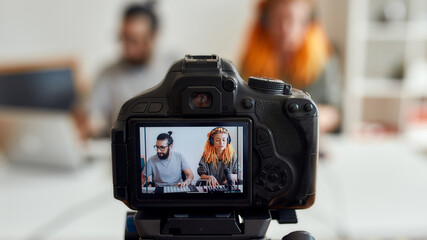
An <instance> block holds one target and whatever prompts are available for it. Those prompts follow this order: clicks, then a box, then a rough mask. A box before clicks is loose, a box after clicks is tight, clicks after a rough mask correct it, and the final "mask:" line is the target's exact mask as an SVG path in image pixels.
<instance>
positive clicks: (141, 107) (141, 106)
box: [132, 102, 148, 113]
mask: <svg viewBox="0 0 427 240" xmlns="http://www.w3.org/2000/svg"><path fill="white" fill-rule="evenodd" d="M147 105H148V103H145V102H143V103H138V104H136V105H135V106H133V108H132V112H133V113H144V112H145V111H146V110H147Z"/></svg>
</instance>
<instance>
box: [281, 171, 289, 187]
mask: <svg viewBox="0 0 427 240" xmlns="http://www.w3.org/2000/svg"><path fill="white" fill-rule="evenodd" d="M287 183H288V174H286V172H283V173H282V185H283V186H286V184H287Z"/></svg>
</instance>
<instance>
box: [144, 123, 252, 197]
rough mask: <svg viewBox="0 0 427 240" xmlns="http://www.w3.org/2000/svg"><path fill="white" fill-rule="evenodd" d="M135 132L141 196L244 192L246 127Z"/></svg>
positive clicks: (150, 127) (151, 126)
mask: <svg viewBox="0 0 427 240" xmlns="http://www.w3.org/2000/svg"><path fill="white" fill-rule="evenodd" d="M136 131H137V134H136V135H137V139H139V141H137V142H138V145H139V146H138V148H139V159H140V165H139V164H138V165H139V167H138V170H139V171H140V174H141V182H140V183H141V185H140V189H141V192H140V194H142V197H143V198H145V197H149V196H150V195H151V196H152V195H157V196H158V195H161V196H163V197H168V196H170V197H172V198H174V197H176V196H183V195H188V194H192V196H195V195H202V194H203V195H204V196H205V197H209V196H214V195H215V196H219V195H222V196H225V195H224V194H226V195H227V198H228V197H230V196H235V197H237V196H242V195H246V194H247V192H244V191H245V189H246V188H245V187H244V184H245V181H246V179H244V176H246V174H244V172H245V171H246V168H247V167H248V166H245V164H247V162H248V160H247V151H248V149H247V148H248V146H247V145H248V142H247V138H248V123H246V122H225V123H224V122H223V123H220V124H218V123H215V124H214V123H182V122H179V123H178V122H176V123H168V124H167V126H165V124H163V125H161V124H159V123H144V124H141V123H138V124H136ZM144 196H145V197H144ZM220 198H221V197H220Z"/></svg>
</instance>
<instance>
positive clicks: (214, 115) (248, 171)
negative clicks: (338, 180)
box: [111, 55, 318, 210]
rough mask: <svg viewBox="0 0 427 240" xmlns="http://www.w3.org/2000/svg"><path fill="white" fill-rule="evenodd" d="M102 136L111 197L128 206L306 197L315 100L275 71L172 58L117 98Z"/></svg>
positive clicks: (255, 205)
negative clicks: (152, 80) (247, 73)
mask: <svg viewBox="0 0 427 240" xmlns="http://www.w3.org/2000/svg"><path fill="white" fill-rule="evenodd" d="M141 81H143V80H141ZM111 141H112V145H111V146H112V163H113V184H114V197H115V198H116V199H118V200H120V201H122V202H124V203H125V204H126V205H127V206H128V207H129V208H131V209H134V210H147V209H167V208H169V209H171V208H174V209H185V208H187V209H188V208H190V207H191V208H195V209H197V208H206V207H209V208H210V209H220V208H230V209H304V208H308V207H310V206H311V205H312V204H313V203H314V199H315V186H316V168H317V158H318V111H317V107H316V105H315V103H314V102H313V101H312V99H311V97H310V96H309V94H307V93H305V92H303V91H300V90H297V89H293V88H292V86H291V85H289V84H286V83H285V82H283V81H280V80H275V79H269V78H263V77H250V78H249V79H248V82H247V83H246V82H245V81H244V80H243V79H242V78H241V77H240V76H239V74H238V71H237V70H236V68H235V67H234V65H233V64H232V63H231V62H230V61H228V60H226V59H222V58H219V57H218V56H217V55H186V56H185V57H184V58H183V59H181V60H178V61H176V62H174V63H173V64H172V65H171V67H170V68H169V70H168V72H167V73H166V75H165V77H164V79H163V80H162V81H161V82H160V83H159V84H158V85H157V86H156V87H154V88H151V89H149V90H146V91H144V92H142V93H140V94H139V95H137V96H135V97H133V98H132V99H130V100H128V101H127V102H126V103H124V105H123V106H122V108H121V110H120V112H119V114H118V116H117V120H116V122H115V124H114V126H113V128H112V130H111ZM214 178H215V179H214Z"/></svg>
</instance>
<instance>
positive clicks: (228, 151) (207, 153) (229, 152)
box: [202, 128, 236, 168]
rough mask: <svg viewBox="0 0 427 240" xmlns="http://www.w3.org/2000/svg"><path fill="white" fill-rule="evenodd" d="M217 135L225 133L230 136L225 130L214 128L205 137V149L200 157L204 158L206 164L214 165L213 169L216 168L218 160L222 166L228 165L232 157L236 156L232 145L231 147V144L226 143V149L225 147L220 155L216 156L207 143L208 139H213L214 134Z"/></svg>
mask: <svg viewBox="0 0 427 240" xmlns="http://www.w3.org/2000/svg"><path fill="white" fill-rule="evenodd" d="M218 133H226V134H228V136H230V134H229V133H228V131H227V129H225V128H214V129H213V130H212V131H210V132H209V133H208V135H207V137H208V139H207V140H206V144H205V149H204V150H203V154H202V157H204V158H205V161H206V163H212V164H213V165H215V168H217V162H218V159H219V160H220V161H222V162H223V163H224V164H228V163H230V162H231V160H232V159H233V157H234V155H235V154H236V151H235V150H234V148H233V145H231V143H227V147H225V149H224V151H223V152H222V153H221V155H220V156H217V154H216V151H215V147H214V145H213V144H211V143H210V142H209V137H212V138H213V137H214V136H215V134H218Z"/></svg>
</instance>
